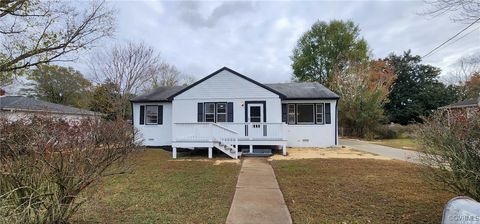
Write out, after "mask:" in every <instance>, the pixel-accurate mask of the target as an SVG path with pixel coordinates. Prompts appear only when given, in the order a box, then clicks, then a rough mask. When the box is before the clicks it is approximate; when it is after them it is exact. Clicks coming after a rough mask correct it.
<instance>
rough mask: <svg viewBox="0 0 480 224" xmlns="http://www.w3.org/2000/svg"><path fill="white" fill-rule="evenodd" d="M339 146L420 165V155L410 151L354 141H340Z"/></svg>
mask: <svg viewBox="0 0 480 224" xmlns="http://www.w3.org/2000/svg"><path fill="white" fill-rule="evenodd" d="M340 145H345V146H348V147H351V148H353V149H357V150H361V151H365V152H369V153H373V154H377V155H381V156H385V157H389V158H392V159H398V160H403V161H407V162H412V163H420V157H419V156H420V155H421V153H419V152H416V151H412V150H405V149H398V148H392V147H388V146H383V145H376V144H372V143H368V142H365V141H361V140H356V139H340Z"/></svg>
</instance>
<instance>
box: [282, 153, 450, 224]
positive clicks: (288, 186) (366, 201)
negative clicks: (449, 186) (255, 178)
mask: <svg viewBox="0 0 480 224" xmlns="http://www.w3.org/2000/svg"><path fill="white" fill-rule="evenodd" d="M272 165H273V167H274V170H275V175H276V176H277V180H278V182H279V184H280V188H281V190H282V192H283V195H284V197H285V201H286V203H287V205H288V208H289V210H290V213H291V215H292V218H293V221H294V222H295V223H344V222H345V223H370V222H371V223H440V221H441V217H442V210H443V206H444V205H445V204H446V202H447V201H448V200H449V199H451V198H452V197H454V195H452V194H450V193H448V192H445V191H442V190H438V189H433V188H432V187H431V185H429V184H428V183H425V181H424V180H423V179H422V168H421V167H419V166H417V165H413V164H409V163H406V162H401V161H385V160H371V159H364V160H361V159H306V160H289V161H288V160H287V161H272Z"/></svg>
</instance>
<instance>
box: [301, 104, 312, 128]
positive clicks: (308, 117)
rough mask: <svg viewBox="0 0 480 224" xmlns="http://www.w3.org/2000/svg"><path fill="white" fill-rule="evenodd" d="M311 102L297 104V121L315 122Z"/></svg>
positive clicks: (303, 122)
mask: <svg viewBox="0 0 480 224" xmlns="http://www.w3.org/2000/svg"><path fill="white" fill-rule="evenodd" d="M314 109H315V108H314V105H313V104H297V123H298V124H313V123H315V117H314V114H315V111H314Z"/></svg>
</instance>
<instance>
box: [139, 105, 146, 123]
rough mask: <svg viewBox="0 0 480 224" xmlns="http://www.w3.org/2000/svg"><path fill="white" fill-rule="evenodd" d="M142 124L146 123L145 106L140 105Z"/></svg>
mask: <svg viewBox="0 0 480 224" xmlns="http://www.w3.org/2000/svg"><path fill="white" fill-rule="evenodd" d="M140 124H145V106H140Z"/></svg>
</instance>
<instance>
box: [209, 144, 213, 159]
mask: <svg viewBox="0 0 480 224" xmlns="http://www.w3.org/2000/svg"><path fill="white" fill-rule="evenodd" d="M208 158H209V159H211V158H212V147H208Z"/></svg>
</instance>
